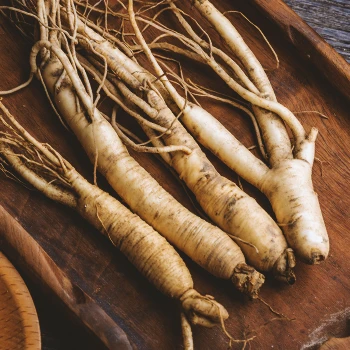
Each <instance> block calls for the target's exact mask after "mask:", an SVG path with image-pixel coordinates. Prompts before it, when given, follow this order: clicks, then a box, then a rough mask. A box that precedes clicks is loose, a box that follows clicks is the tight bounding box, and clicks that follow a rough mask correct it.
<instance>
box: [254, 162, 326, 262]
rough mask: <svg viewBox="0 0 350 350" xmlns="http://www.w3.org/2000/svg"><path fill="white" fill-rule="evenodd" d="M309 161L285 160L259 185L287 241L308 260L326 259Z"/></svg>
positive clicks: (319, 210)
mask: <svg viewBox="0 0 350 350" xmlns="http://www.w3.org/2000/svg"><path fill="white" fill-rule="evenodd" d="M311 172H312V167H311V165H310V164H309V163H308V162H307V161H305V160H300V159H293V160H285V161H283V162H281V163H279V164H278V165H276V166H275V167H273V168H272V169H271V170H270V171H269V172H268V173H267V175H266V176H265V177H264V178H263V179H262V181H261V185H260V189H261V191H262V192H264V193H265V195H266V196H267V197H268V198H269V200H270V202H271V205H272V207H273V209H274V211H275V214H276V218H277V221H278V223H279V224H280V226H281V227H282V229H283V231H284V234H285V236H286V238H287V241H288V243H289V245H290V246H291V247H293V248H294V249H295V252H296V253H297V255H298V257H300V258H301V259H302V260H303V261H304V262H306V263H308V264H317V263H320V262H321V261H323V260H325V259H326V258H327V256H328V252H329V239H328V235H327V231H326V227H325V224H324V221H323V218H322V213H321V209H320V205H319V201H318V197H317V194H316V193H315V191H314V189H313V186H312V180H311Z"/></svg>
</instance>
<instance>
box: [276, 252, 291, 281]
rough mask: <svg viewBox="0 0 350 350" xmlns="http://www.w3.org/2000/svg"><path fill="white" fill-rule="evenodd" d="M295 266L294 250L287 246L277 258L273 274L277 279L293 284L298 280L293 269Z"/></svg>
mask: <svg viewBox="0 0 350 350" xmlns="http://www.w3.org/2000/svg"><path fill="white" fill-rule="evenodd" d="M294 267H295V256H294V252H293V250H292V249H291V248H287V249H286V250H285V251H284V252H283V253H282V254H281V256H280V257H279V258H278V259H277V261H276V263H275V265H274V267H273V275H274V277H275V278H276V279H277V280H279V281H282V282H286V283H288V284H290V285H292V284H294V283H295V281H296V277H295V274H294V271H293V269H294Z"/></svg>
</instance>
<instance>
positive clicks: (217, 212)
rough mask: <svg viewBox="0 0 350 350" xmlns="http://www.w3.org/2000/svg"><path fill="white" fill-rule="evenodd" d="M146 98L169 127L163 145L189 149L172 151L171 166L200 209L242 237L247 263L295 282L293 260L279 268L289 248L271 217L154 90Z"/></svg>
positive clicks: (161, 123) (159, 119)
mask: <svg viewBox="0 0 350 350" xmlns="http://www.w3.org/2000/svg"><path fill="white" fill-rule="evenodd" d="M148 101H149V103H150V105H151V106H152V107H153V108H156V109H157V110H158V114H157V117H156V118H155V119H154V120H155V121H156V122H157V123H159V125H161V126H163V127H165V128H169V129H170V130H171V133H170V134H169V135H164V136H163V140H164V142H165V144H168V145H180V144H185V145H186V146H187V147H189V148H190V149H192V152H191V153H190V154H188V155H186V154H183V153H181V152H175V153H174V155H173V157H172V160H171V165H172V166H173V167H174V169H175V170H176V171H177V172H178V173H179V176H180V178H181V179H182V180H183V181H184V182H185V183H186V184H187V186H188V187H189V188H190V189H191V191H192V192H193V193H194V194H195V195H196V198H197V200H198V202H199V204H200V205H201V207H202V208H203V210H204V211H205V212H206V213H207V214H208V215H209V216H210V218H211V219H212V220H213V221H214V222H215V223H217V224H218V225H219V226H220V227H221V228H222V229H223V230H224V231H226V232H228V233H229V234H230V235H231V236H235V237H238V238H239V239H241V241H239V240H238V242H237V243H238V244H239V245H240V247H241V249H242V250H243V252H244V253H245V256H246V258H247V260H248V261H249V263H250V264H252V265H253V266H254V267H256V268H258V269H259V270H261V271H272V272H273V274H274V275H275V276H276V277H277V278H279V279H284V280H287V282H289V283H294V280H295V277H294V274H293V271H292V269H293V267H294V265H295V261H294V259H293V260H289V259H288V258H287V264H285V265H284V266H285V268H286V270H284V271H281V266H282V265H281V263H280V259H285V258H286V257H287V255H288V254H287V253H286V252H287V248H288V247H287V242H286V240H285V238H284V236H283V234H282V232H281V230H280V229H279V228H278V226H277V225H276V223H275V222H274V221H273V220H272V218H271V217H270V216H269V215H268V214H267V213H266V212H265V211H264V210H263V209H262V208H261V207H260V206H259V205H258V203H257V202H256V201H255V200H254V199H253V198H251V197H249V196H248V195H247V194H245V193H244V192H243V191H242V190H241V189H240V188H239V187H238V186H236V185H235V184H234V183H233V182H231V181H229V180H228V179H226V178H225V177H223V176H221V175H220V174H219V173H218V172H217V171H216V169H215V168H214V166H213V165H212V164H211V163H210V162H209V160H208V158H207V157H206V155H205V154H204V153H203V151H202V150H201V149H200V147H199V146H198V144H197V143H196V142H195V141H194V139H193V138H192V136H191V135H190V134H189V133H188V132H187V131H186V130H185V129H184V127H183V126H182V125H181V123H179V122H178V121H176V120H175V116H174V115H173V114H172V112H171V111H170V110H169V108H167V106H166V104H165V103H164V101H163V100H162V99H161V98H159V96H158V95H157V94H156V93H155V92H154V91H149V92H148ZM246 242H248V243H249V244H246ZM290 255H291V254H290V253H289V255H288V256H290ZM283 257H284V258H283ZM277 266H278V268H277Z"/></svg>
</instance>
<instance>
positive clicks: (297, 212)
mask: <svg viewBox="0 0 350 350" xmlns="http://www.w3.org/2000/svg"><path fill="white" fill-rule="evenodd" d="M194 5H195V7H196V8H197V9H198V10H199V11H200V13H201V14H202V16H203V17H204V18H205V19H206V20H208V21H209V23H210V24H211V25H212V26H213V27H214V28H215V29H216V31H217V32H218V33H219V34H220V36H221V37H222V38H223V39H224V41H225V43H226V44H227V46H228V47H229V48H230V49H231V51H232V52H233V53H234V54H235V55H236V56H237V57H238V58H239V60H240V61H241V63H242V64H243V66H244V67H245V69H246V71H247V72H248V74H249V75H250V78H251V80H252V81H253V82H254V84H255V85H256V87H257V88H258V89H259V91H260V93H261V95H262V96H264V97H265V98H266V99H267V100H272V101H276V98H275V96H274V93H273V89H272V87H271V84H270V82H269V80H268V78H267V76H266V73H265V71H264V69H263V68H262V66H261V64H260V63H259V61H258V60H257V59H256V57H255V56H254V54H253V53H252V51H251V50H250V49H249V47H248V46H247V44H246V43H245V42H244V40H243V38H242V37H241V36H240V34H239V33H238V32H237V30H236V28H235V27H234V26H233V25H232V23H231V22H230V21H229V20H228V19H227V18H226V17H225V16H224V15H223V14H222V13H220V12H219V11H218V10H217V9H216V8H215V7H214V6H213V5H212V4H211V3H210V2H209V1H208V0H205V1H199V0H195V1H194ZM252 106H253V111H254V112H255V116H256V119H257V121H258V124H259V126H260V129H261V133H262V138H263V141H264V144H265V148H266V152H267V154H268V159H269V163H270V166H271V169H268V168H266V169H267V171H266V173H265V174H257V173H256V174H255V173H253V174H248V173H247V172H246V171H244V169H242V168H240V167H239V166H237V165H236V164H237V162H236V159H235V158H236V155H235V153H234V152H232V149H231V150H229V149H228V148H229V147H227V146H229V145H230V144H233V143H235V142H236V140H235V139H234V137H233V136H232V135H231V136H230V135H229V134H230V133H228V131H227V130H225V128H223V127H222V126H220V125H218V123H215V122H214V123H211V122H210V121H209V120H207V123H209V125H204V130H205V129H207V128H210V132H211V134H214V133H215V135H216V137H215V138H216V140H212V139H213V137H212V136H211V137H209V135H208V132H207V131H204V132H203V133H202V135H201V136H200V139H201V140H202V141H203V145H205V146H206V147H208V148H209V149H211V150H212V151H214V152H215V151H216V149H217V148H224V149H225V151H223V152H219V153H218V157H219V158H221V159H222V160H223V161H224V162H225V163H226V164H227V165H228V166H229V167H231V168H232V169H233V170H235V171H236V172H237V173H238V174H239V175H240V176H242V177H243V178H245V179H246V180H247V181H249V182H250V183H252V184H253V185H254V186H256V187H257V188H259V189H260V190H261V191H262V192H263V193H264V194H265V195H266V196H267V197H268V199H269V200H270V202H271V205H272V208H273V210H274V212H275V214H276V218H277V221H278V223H279V224H280V226H281V228H282V230H283V232H284V234H285V236H286V238H287V241H288V243H289V245H290V246H291V247H292V248H293V249H294V251H295V252H296V254H297V255H298V256H299V257H300V259H302V260H303V261H304V262H306V263H309V264H317V263H319V262H321V261H323V260H325V259H326V258H327V256H328V252H329V238H328V234H327V230H326V227H325V224H324V220H323V217H322V212H321V209H320V204H319V201H318V197H317V194H316V193H315V191H314V188H313V184H312V179H311V173H312V166H313V161H314V156H315V141H316V137H317V129H315V128H312V129H311V131H310V132H309V134H307V133H306V132H305V130H304V129H303V128H302V127H301V125H300V123H299V122H298V120H297V119H296V117H295V116H293V115H292V114H290V116H291V117H290V119H288V118H287V119H286V118H285V117H284V116H282V115H280V114H278V113H277V114H275V113H270V111H271V110H272V109H267V110H264V109H261V108H258V107H257V106H256V105H255V104H254V103H252ZM208 119H210V118H208ZM283 121H284V122H285V123H286V125H287V126H288V127H290V128H291V130H292V131H293V136H294V146H293V147H294V149H293V152H292V147H291V145H290V141H289V139H288V136H287V131H286V128H285V126H284V125H283V123H282V122H283ZM203 124H204V123H203ZM186 125H187V124H186ZM215 125H218V127H217V128H215ZM296 125H298V127H297V128H296V127H295V126H296ZM197 126H198V124H197ZM227 139H229V140H230V141H229V143H228V144H226V146H225V145H224V143H225V140H227Z"/></svg>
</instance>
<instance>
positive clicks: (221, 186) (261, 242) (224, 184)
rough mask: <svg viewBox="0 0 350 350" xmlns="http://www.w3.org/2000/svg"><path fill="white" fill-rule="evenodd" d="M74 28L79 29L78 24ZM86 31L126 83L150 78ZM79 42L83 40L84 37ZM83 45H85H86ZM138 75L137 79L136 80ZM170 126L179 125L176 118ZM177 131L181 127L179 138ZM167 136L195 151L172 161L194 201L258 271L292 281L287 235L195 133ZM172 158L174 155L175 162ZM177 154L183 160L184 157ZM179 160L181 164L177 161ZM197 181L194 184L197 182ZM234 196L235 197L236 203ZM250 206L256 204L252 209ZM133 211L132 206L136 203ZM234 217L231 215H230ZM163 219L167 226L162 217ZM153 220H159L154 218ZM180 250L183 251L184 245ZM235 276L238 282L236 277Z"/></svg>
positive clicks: (164, 119)
mask: <svg viewBox="0 0 350 350" xmlns="http://www.w3.org/2000/svg"><path fill="white" fill-rule="evenodd" d="M78 24H79V22H78ZM78 28H79V30H80V24H79V27H78ZM81 30H82V29H81ZM86 33H88V36H89V38H93V40H94V41H96V43H95V44H93V45H94V50H96V51H98V52H99V54H101V55H103V56H104V57H105V59H106V61H107V63H108V65H109V66H110V67H112V68H113V71H117V72H118V76H119V77H120V78H121V79H123V80H124V81H125V82H126V84H131V85H132V86H133V88H134V89H136V90H137V89H138V88H139V87H140V88H141V87H142V86H141V81H142V82H143V80H144V78H145V76H147V77H151V78H152V76H151V75H150V74H149V73H147V71H145V70H144V69H142V68H141V67H140V66H137V64H136V63H135V62H133V61H132V60H130V59H129V58H128V57H126V56H125V55H124V54H123V53H122V52H120V51H119V50H118V49H117V48H113V47H112V46H111V44H110V43H108V42H107V41H106V40H104V39H103V38H102V37H100V36H99V35H98V34H96V33H94V32H93V31H92V30H91V29H89V28H87V29H86ZM91 41H92V40H91ZM94 41H92V42H94ZM82 45H84V42H83V41H82ZM84 46H85V47H86V48H87V49H88V46H87V45H84ZM140 72H142V73H140ZM134 73H135V74H134ZM138 79H139V80H140V81H139V82H138ZM152 80H153V79H152ZM135 81H136V82H135ZM151 95H152V94H148V100H149V104H150V106H151V107H152V108H155V109H156V110H158V114H157V113H156V115H155V116H154V115H152V116H150V117H153V118H154V121H155V122H156V123H159V124H160V125H162V126H163V127H165V128H168V127H169V126H170V125H171V124H172V123H173V121H174V118H175V117H174V115H173V114H172V113H171V111H170V110H169V109H168V108H167V106H166V105H164V104H163V105H162V102H161V101H156V99H157V96H156V94H154V92H153V95H152V96H151ZM174 125H178V123H175V124H174ZM179 125H180V124H179ZM178 130H181V135H182V137H181V136H180V134H179V133H178ZM165 140H166V143H167V144H168V145H180V144H181V145H186V146H187V147H189V148H191V149H192V150H193V151H192V153H191V154H190V155H188V156H185V155H183V154H182V153H181V152H177V154H176V155H175V156H174V158H173V162H172V165H173V166H174V167H175V168H176V170H177V171H178V172H179V174H180V177H181V178H182V179H183V180H184V181H185V182H186V183H187V185H188V186H189V187H190V188H191V189H192V190H193V191H194V192H195V193H196V195H197V199H198V201H199V202H200V204H201V205H202V206H203V208H204V209H205V210H207V212H208V213H209V215H211V216H212V219H213V220H214V221H215V222H216V223H217V224H218V225H220V226H221V227H222V228H223V229H224V230H226V231H227V232H229V233H230V234H231V235H234V236H236V237H237V238H238V240H237V243H238V244H239V245H240V247H241V249H242V250H243V251H244V252H245V253H246V256H247V259H248V260H249V262H250V263H251V264H253V266H255V267H257V268H258V269H260V270H262V271H272V272H273V273H274V274H275V276H276V277H277V278H279V279H282V280H286V281H288V282H289V283H293V282H294V279H295V277H294V274H293V271H292V269H293V267H294V261H292V260H290V259H287V261H288V262H290V264H289V263H287V264H285V265H284V266H285V267H286V269H285V271H281V269H280V268H277V265H278V266H280V264H278V263H277V261H278V260H281V259H282V260H283V259H284V260H286V249H287V243H286V241H285V238H284V237H283V235H282V233H281V232H280V229H279V228H278V227H277V225H276V224H275V223H274V222H273V220H272V219H271V218H270V217H269V216H268V215H267V214H266V213H265V212H264V211H263V209H262V208H261V207H260V206H259V205H258V204H257V203H256V201H255V200H254V199H252V198H250V197H249V196H247V195H246V194H245V193H244V192H243V191H241V190H240V189H239V188H238V187H237V186H236V185H234V184H233V183H231V182H230V181H228V180H227V179H224V178H223V177H221V176H220V175H218V173H217V172H216V170H215V169H214V167H213V166H212V165H211V164H210V162H209V160H208V159H207V158H206V157H205V155H204V153H203V152H201V151H200V148H199V147H198V145H197V144H196V143H195V141H194V140H193V138H192V137H191V136H190V135H189V134H188V133H187V132H185V131H184V129H183V128H181V127H180V128H178V127H176V128H172V133H171V135H170V137H166V138H165ZM182 157H183V158H182ZM175 159H178V161H175ZM181 159H184V162H182V160H181ZM180 163H181V165H179V166H177V165H176V164H180ZM191 167H192V168H191ZM185 168H186V169H187V170H186V169H185ZM209 178H210V180H209ZM197 182H198V185H196V183H197ZM209 183H211V184H209ZM201 184H203V188H202V187H199V186H200V185H201ZM204 187H205V189H204ZM213 195H214V197H215V198H221V199H220V200H219V202H220V203H214V202H216V199H213ZM233 201H234V202H235V203H234V207H233ZM217 207H220V209H217ZM251 208H254V209H253V210H252V209H251ZM134 210H136V209H135V207H134ZM236 212H237V214H236ZM140 215H142V214H140ZM233 216H235V219H234V220H231V219H232V217H233ZM255 220H258V221H255ZM256 222H258V224H257V223H256ZM165 223H166V225H168V224H167V222H166V221H165ZM151 224H152V225H158V224H154V223H152V222H151ZM163 226H164V225H163ZM155 227H156V228H157V229H158V230H159V231H160V232H162V231H163V230H162V228H160V226H155ZM165 228H166V227H164V229H165ZM247 232H248V234H247ZM242 240H243V241H242ZM245 241H247V242H249V243H250V245H249V244H246V243H245ZM180 249H182V250H183V248H182V247H180ZM291 255H292V254H291V253H290V254H288V256H289V257H290V256H291ZM283 257H284V258H283ZM248 270H249V269H248ZM241 277H242V275H241ZM235 280H237V281H238V279H235ZM254 280H255V278H253V279H252V281H254ZM258 280H259V279H258Z"/></svg>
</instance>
